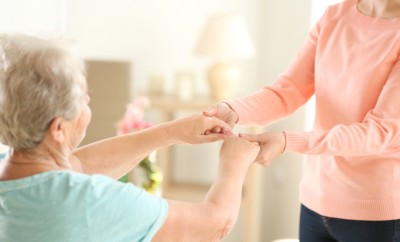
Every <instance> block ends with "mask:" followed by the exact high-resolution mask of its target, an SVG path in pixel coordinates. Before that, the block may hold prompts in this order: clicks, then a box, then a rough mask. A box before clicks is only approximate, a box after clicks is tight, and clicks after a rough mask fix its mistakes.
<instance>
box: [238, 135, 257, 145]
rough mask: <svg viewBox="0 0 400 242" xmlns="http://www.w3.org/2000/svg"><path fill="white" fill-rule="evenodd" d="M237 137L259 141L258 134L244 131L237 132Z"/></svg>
mask: <svg viewBox="0 0 400 242" xmlns="http://www.w3.org/2000/svg"><path fill="white" fill-rule="evenodd" d="M239 137H240V138H243V139H246V140H248V141H250V142H257V143H259V142H260V136H259V135H257V134H244V133H239Z"/></svg>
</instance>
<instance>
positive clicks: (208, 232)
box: [153, 136, 260, 242]
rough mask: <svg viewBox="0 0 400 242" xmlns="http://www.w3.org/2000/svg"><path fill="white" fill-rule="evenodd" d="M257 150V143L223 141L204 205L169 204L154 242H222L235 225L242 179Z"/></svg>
mask: <svg viewBox="0 0 400 242" xmlns="http://www.w3.org/2000/svg"><path fill="white" fill-rule="evenodd" d="M259 149H260V148H259V146H258V144H257V143H251V142H249V141H247V140H245V139H241V138H239V137H235V136H231V137H229V138H227V139H225V142H224V144H223V146H222V148H221V154H220V164H219V168H218V174H217V178H216V179H215V181H214V182H213V184H212V186H211V188H210V190H209V192H208V193H207V195H206V197H205V199H204V201H203V202H202V203H198V204H194V203H186V202H177V201H168V202H169V213H168V217H167V219H166V221H165V223H164V225H163V226H162V227H161V229H160V230H159V231H158V232H157V234H156V235H155V237H154V238H153V242H159V241H160V242H161V241H162V242H169V241H171V242H172V241H173V242H179V241H185V242H187V241H196V242H198V241H200V242H203V241H204V242H206V241H207V242H209V241H220V240H222V239H223V238H224V237H225V236H226V235H227V234H228V233H229V232H230V230H231V229H232V227H233V226H234V224H235V223H236V218H237V214H238V212H239V208H240V203H241V197H242V186H243V182H244V179H245V175H246V172H247V169H248V167H249V165H250V164H251V162H252V161H253V160H254V159H255V158H256V156H257V154H258V152H259Z"/></svg>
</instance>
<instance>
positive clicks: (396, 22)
mask: <svg viewBox="0 0 400 242" xmlns="http://www.w3.org/2000/svg"><path fill="white" fill-rule="evenodd" d="M357 2H358V1H357V0H349V1H347V4H349V11H348V14H347V15H346V20H347V21H348V22H349V23H351V24H354V25H357V26H359V27H362V28H364V29H369V30H375V31H385V30H397V31H400V17H398V18H392V19H386V18H375V17H371V16H368V15H365V14H363V13H362V12H361V11H360V10H359V9H358V7H357Z"/></svg>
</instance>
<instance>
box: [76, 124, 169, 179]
mask: <svg viewBox="0 0 400 242" xmlns="http://www.w3.org/2000/svg"><path fill="white" fill-rule="evenodd" d="M174 142H176V140H174V139H173V137H172V136H171V135H169V131H168V123H166V124H161V125H157V126H154V127H151V128H148V129H145V130H141V131H137V132H133V133H130V134H127V135H122V136H116V137H112V138H109V139H105V140H101V141H98V142H95V143H92V144H89V145H86V146H83V147H81V148H79V149H78V150H76V151H75V152H74V155H75V156H76V157H77V158H78V159H79V160H80V161H81V163H82V166H83V169H84V172H85V173H87V174H104V175H107V176H110V177H112V178H120V177H121V176H123V175H124V174H126V173H127V172H128V171H130V170H131V169H133V168H134V167H135V166H136V165H137V164H138V163H139V162H140V161H141V160H142V159H143V158H145V157H146V156H147V155H148V154H149V153H151V152H152V151H154V150H157V149H160V148H163V147H166V146H168V145H171V144H173V143H174Z"/></svg>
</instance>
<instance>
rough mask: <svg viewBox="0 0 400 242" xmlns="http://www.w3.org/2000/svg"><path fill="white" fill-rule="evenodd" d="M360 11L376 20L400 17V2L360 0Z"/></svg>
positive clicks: (396, 0)
mask: <svg viewBox="0 0 400 242" xmlns="http://www.w3.org/2000/svg"><path fill="white" fill-rule="evenodd" d="M358 9H359V10H360V11H361V12H362V13H364V14H365V15H368V16H371V17H376V18H397V17H400V0H359V1H358Z"/></svg>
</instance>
